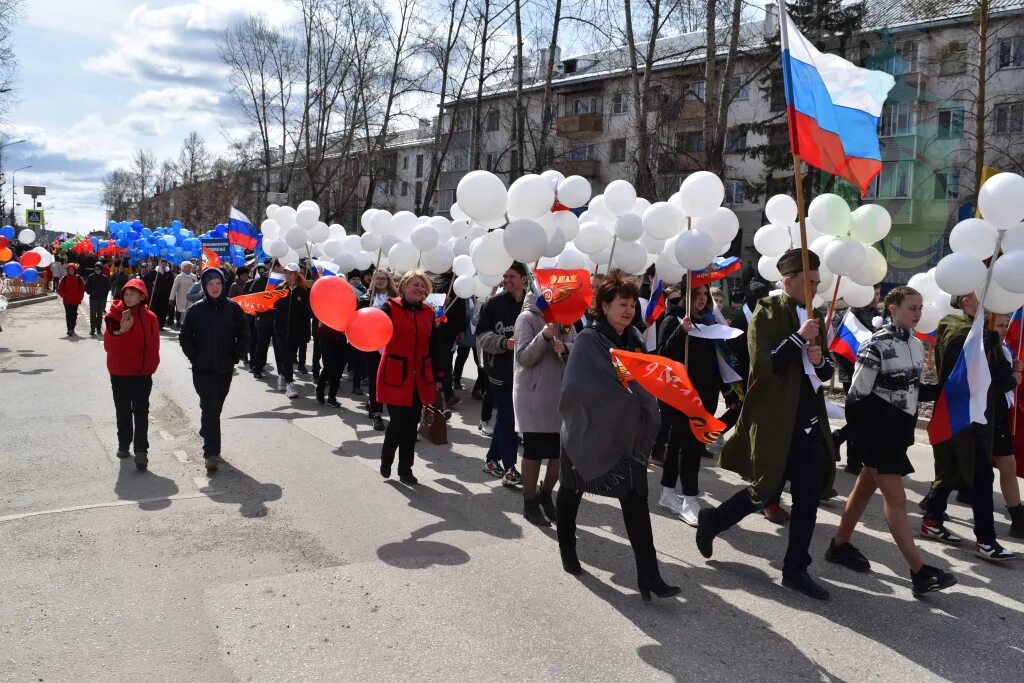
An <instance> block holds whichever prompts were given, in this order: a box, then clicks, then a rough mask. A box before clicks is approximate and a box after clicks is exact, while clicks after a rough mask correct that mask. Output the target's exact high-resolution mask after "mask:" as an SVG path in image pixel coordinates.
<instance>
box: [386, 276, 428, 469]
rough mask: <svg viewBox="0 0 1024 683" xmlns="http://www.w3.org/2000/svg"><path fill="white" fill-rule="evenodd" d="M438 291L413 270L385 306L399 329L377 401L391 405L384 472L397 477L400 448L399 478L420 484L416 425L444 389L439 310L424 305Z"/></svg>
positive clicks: (388, 352) (389, 347) (388, 354)
mask: <svg viewBox="0 0 1024 683" xmlns="http://www.w3.org/2000/svg"><path fill="white" fill-rule="evenodd" d="M431 289H432V285H431V283H430V278H429V277H427V274H426V273H424V272H423V271H421V270H411V271H409V272H408V273H406V274H405V276H403V277H402V280H401V282H399V284H398V296H397V297H395V298H394V299H389V300H388V301H387V303H385V304H384V305H383V306H381V310H382V311H384V313H386V314H387V315H388V317H390V318H391V322H392V324H393V325H394V333H393V334H392V335H391V341H389V342H388V344H387V346H385V347H384V351H383V353H382V355H381V359H380V366H379V367H378V368H377V400H378V401H380V402H381V403H383V404H384V405H386V406H387V407H388V417H389V418H390V420H389V421H388V427H387V431H386V432H385V433H384V447H383V448H382V449H381V454H380V473H381V475H382V476H384V477H385V478H387V477H390V476H391V465H392V464H393V463H394V461H395V451H396V450H397V451H398V478H399V479H400V480H401V481H402V483H404V484H415V483H417V482H416V477H414V476H413V474H412V462H413V450H414V449H415V447H416V429H417V427H418V426H419V423H420V414H421V413H422V411H423V404H424V403H433V402H434V399H435V397H436V395H437V392H438V391H440V390H441V379H442V375H441V370H440V368H443V367H444V365H443V353H444V351H443V349H441V348H440V343H441V339H440V335H438V334H434V329H435V325H434V311H433V310H432V309H431V308H430V307H429V306H426V305H424V303H423V300H424V299H426V298H427V296H428V295H429V294H430V291H431Z"/></svg>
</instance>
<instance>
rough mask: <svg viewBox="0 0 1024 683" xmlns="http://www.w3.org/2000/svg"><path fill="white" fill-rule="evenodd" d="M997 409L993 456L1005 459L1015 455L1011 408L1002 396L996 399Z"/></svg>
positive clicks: (994, 425) (994, 420)
mask: <svg viewBox="0 0 1024 683" xmlns="http://www.w3.org/2000/svg"><path fill="white" fill-rule="evenodd" d="M996 400H997V403H996V409H995V410H994V411H993V412H994V413H995V416H994V419H993V420H992V422H993V423H994V424H993V427H994V432H995V434H994V437H995V438H994V440H993V443H992V456H993V457H996V458H1005V457H1007V456H1010V455H1013V432H1012V425H1011V424H1010V407H1009V406H1008V405H1007V402H1006V399H1005V398H1004V397H1002V396H999V397H997V398H996Z"/></svg>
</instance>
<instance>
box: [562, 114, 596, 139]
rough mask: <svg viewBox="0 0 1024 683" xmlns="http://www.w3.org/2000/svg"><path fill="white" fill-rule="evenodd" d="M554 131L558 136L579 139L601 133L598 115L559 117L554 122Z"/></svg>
mask: <svg viewBox="0 0 1024 683" xmlns="http://www.w3.org/2000/svg"><path fill="white" fill-rule="evenodd" d="M555 130H556V131H557V132H558V134H559V135H567V136H570V137H579V136H584V135H593V134H595V133H600V132H601V115H600V114H576V115H574V116H561V117H559V119H558V121H556V122H555Z"/></svg>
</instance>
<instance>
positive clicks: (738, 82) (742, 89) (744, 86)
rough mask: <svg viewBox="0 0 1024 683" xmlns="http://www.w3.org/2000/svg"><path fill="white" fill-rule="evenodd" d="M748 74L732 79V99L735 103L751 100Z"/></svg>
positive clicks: (737, 75)
mask: <svg viewBox="0 0 1024 683" xmlns="http://www.w3.org/2000/svg"><path fill="white" fill-rule="evenodd" d="M748 79H749V76H748V75H747V74H736V75H735V76H733V77H732V99H733V101H734V102H737V101H740V100H749V99H750V82H749V80H748Z"/></svg>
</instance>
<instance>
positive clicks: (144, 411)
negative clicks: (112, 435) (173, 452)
mask: <svg viewBox="0 0 1024 683" xmlns="http://www.w3.org/2000/svg"><path fill="white" fill-rule="evenodd" d="M148 299H149V292H148V291H147V289H146V285H145V283H143V282H142V280H140V279H139V278H133V279H131V280H129V281H128V282H127V283H126V284H125V286H124V289H122V290H121V299H115V300H114V303H112V304H111V305H110V310H109V311H107V315H106V323H107V325H106V330H105V331H104V333H103V348H104V349H106V351H107V370H108V371H109V372H110V386H111V388H112V389H113V391H114V411H115V413H116V414H117V457H119V458H127V457H129V455H131V454H130V453H129V452H128V449H129V447H131V446H132V442H133V441H134V445H135V466H136V467H137V468H139V469H140V470H144V469H146V467H148V466H149V455H148V453H149V438H148V437H149V434H148V432H149V394H150V392H151V391H152V390H153V373H154V372H156V368H157V366H158V365H160V324H159V323H158V322H157V319H156V314H155V313H153V311H151V310H149V308H148V307H147V306H146V301H147V300H148Z"/></svg>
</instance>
